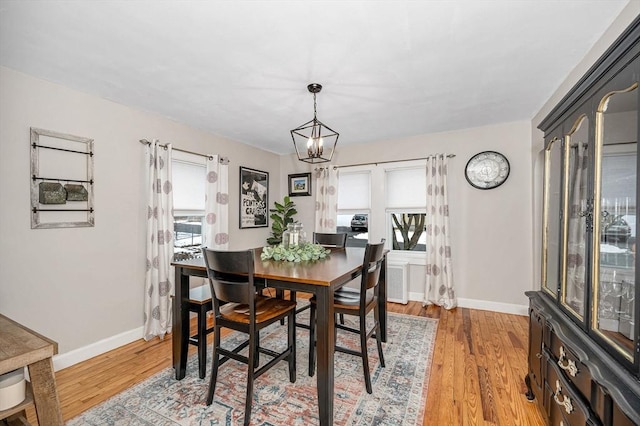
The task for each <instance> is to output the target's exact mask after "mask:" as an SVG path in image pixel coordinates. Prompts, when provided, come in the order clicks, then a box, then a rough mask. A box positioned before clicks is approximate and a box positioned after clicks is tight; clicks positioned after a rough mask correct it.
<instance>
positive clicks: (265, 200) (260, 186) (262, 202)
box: [240, 166, 269, 229]
mask: <svg viewBox="0 0 640 426" xmlns="http://www.w3.org/2000/svg"><path fill="white" fill-rule="evenodd" d="M268 206H269V173H268V172H261V171H260V170H254V169H249V168H246V167H242V166H240V229H243V228H261V227H264V226H267V225H268V223H267V221H268V219H267V218H268V217H269V214H268V213H269V210H268V208H269V207H268Z"/></svg>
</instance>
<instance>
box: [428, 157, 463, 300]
mask: <svg viewBox="0 0 640 426" xmlns="http://www.w3.org/2000/svg"><path fill="white" fill-rule="evenodd" d="M448 161H449V158H448V156H447V155H446V154H443V155H437V156H432V157H429V158H427V170H426V173H427V216H426V221H425V223H426V233H427V250H426V256H427V268H426V273H427V276H426V286H425V287H426V288H425V296H424V302H423V305H427V304H436V305H439V306H442V307H444V308H445V309H453V308H455V307H456V306H458V301H457V299H456V292H455V290H454V286H453V268H452V265H451V242H450V237H449V234H450V232H451V228H450V227H449V201H448V194H447V192H448V189H447V164H448Z"/></svg>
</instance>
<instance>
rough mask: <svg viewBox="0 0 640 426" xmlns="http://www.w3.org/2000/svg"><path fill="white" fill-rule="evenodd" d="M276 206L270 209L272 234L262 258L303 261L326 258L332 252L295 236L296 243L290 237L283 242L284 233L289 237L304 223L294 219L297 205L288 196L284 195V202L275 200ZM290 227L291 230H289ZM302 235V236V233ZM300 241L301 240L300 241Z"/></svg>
mask: <svg viewBox="0 0 640 426" xmlns="http://www.w3.org/2000/svg"><path fill="white" fill-rule="evenodd" d="M274 206H275V208H273V209H269V211H270V212H271V215H270V216H269V217H270V218H271V236H270V237H269V238H267V244H269V246H268V247H265V248H264V249H263V251H262V254H261V258H262V260H267V259H273V260H283V261H288V262H301V261H304V260H318V259H324V258H325V257H327V255H328V254H329V253H330V252H331V251H330V250H328V249H326V248H324V247H322V246H321V245H318V244H311V243H306V242H303V238H300V239H299V240H298V238H295V243H291V241H289V239H287V241H286V242H285V244H283V235H284V236H286V237H287V238H288V233H289V232H291V229H293V228H294V226H295V227H296V231H295V232H300V231H299V229H300V228H302V225H300V224H298V223H297V222H295V220H294V215H295V214H296V213H298V211H297V210H296V205H295V203H294V202H293V201H291V199H290V198H289V197H288V196H285V197H284V200H283V202H282V203H278V202H277V201H276V202H274ZM288 228H289V230H288ZM300 237H302V236H301V235H300ZM298 241H299V242H298Z"/></svg>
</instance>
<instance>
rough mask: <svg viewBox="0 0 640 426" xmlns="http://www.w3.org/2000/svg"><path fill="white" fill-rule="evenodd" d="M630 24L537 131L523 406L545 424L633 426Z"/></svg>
mask: <svg viewBox="0 0 640 426" xmlns="http://www.w3.org/2000/svg"><path fill="white" fill-rule="evenodd" d="M639 41H640V18H636V20H635V21H634V22H633V23H632V24H631V26H630V27H629V28H627V30H626V31H625V32H624V33H623V34H622V35H621V36H620V37H619V38H618V39H617V40H616V42H615V43H614V44H613V45H612V46H611V47H610V48H609V49H608V50H607V51H606V52H605V54H604V55H603V56H602V57H601V58H600V59H599V60H598V61H597V62H596V63H595V64H594V65H593V66H592V67H591V69H590V70H589V71H588V72H587V74H585V76H584V77H583V78H582V79H581V80H580V81H579V82H578V83H577V84H576V85H575V86H574V87H573V89H572V90H571V91H570V92H569V93H568V94H567V95H566V96H565V97H564V98H563V100H562V101H561V102H560V103H559V104H558V105H557V106H556V107H555V108H554V109H553V110H552V111H551V113H550V114H549V115H548V116H547V117H546V118H545V119H544V120H543V121H542V123H540V125H539V128H540V129H541V130H542V131H543V132H544V138H545V173H544V193H543V224H542V225H543V236H542V246H543V253H542V275H541V277H542V283H541V290H540V291H530V292H527V293H526V294H527V296H528V297H529V303H530V308H529V316H530V320H529V332H530V337H529V373H528V374H527V376H526V378H525V381H526V383H527V387H528V392H527V397H528V398H529V399H531V400H535V401H536V403H537V404H538V405H539V407H540V409H541V410H542V411H543V412H544V414H545V415H546V417H547V419H548V421H549V424H551V425H554V426H555V425H557V426H560V425H562V426H569V425H572V426H573V425H611V426H614V425H615V426H627V425H640V321H639V318H640V303H637V302H636V299H637V296H639V295H640V291H639V290H638V288H639V287H640V286H638V285H636V283H639V282H640V280H639V277H640V273H639V268H638V266H639V262H638V257H637V256H636V238H637V229H638V226H639V219H640V218H639V217H638V199H639V198H640V196H639V194H640V192H639V191H640V189H639V187H640V185H639V184H638V168H639V164H640V160H639V158H640V157H639V156H638V135H639V126H638V117H639V113H638V103H639V99H640V95H639V94H640V89H639V88H638V84H639V82H640V43H639Z"/></svg>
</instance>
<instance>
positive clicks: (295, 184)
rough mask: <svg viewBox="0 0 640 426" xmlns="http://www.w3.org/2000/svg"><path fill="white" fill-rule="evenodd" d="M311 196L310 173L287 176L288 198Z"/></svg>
mask: <svg viewBox="0 0 640 426" xmlns="http://www.w3.org/2000/svg"><path fill="white" fill-rule="evenodd" d="M306 195H311V173H298V174H293V175H289V196H290V197H298V196H306Z"/></svg>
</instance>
